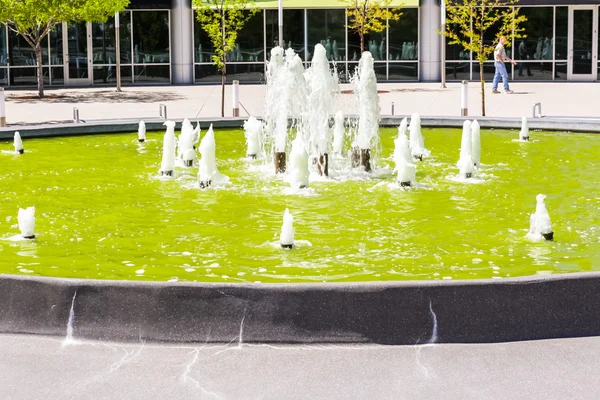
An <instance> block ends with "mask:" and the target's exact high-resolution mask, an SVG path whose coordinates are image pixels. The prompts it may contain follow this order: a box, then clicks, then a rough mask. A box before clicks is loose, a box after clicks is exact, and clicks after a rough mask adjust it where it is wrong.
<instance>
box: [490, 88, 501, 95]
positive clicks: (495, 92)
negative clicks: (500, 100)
mask: <svg viewBox="0 0 600 400" xmlns="http://www.w3.org/2000/svg"><path fill="white" fill-rule="evenodd" d="M492 93H494V94H498V93H500V92H499V91H498V90H496V89H494V90H492Z"/></svg>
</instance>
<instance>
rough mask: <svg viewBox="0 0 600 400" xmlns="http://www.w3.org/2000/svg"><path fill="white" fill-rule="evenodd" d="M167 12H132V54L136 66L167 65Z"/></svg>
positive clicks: (168, 59)
mask: <svg viewBox="0 0 600 400" xmlns="http://www.w3.org/2000/svg"><path fill="white" fill-rule="evenodd" d="M169 38H170V35H169V12H168V11H134V12H133V54H134V62H135V63H136V64H155V63H169V61H170V57H169Z"/></svg>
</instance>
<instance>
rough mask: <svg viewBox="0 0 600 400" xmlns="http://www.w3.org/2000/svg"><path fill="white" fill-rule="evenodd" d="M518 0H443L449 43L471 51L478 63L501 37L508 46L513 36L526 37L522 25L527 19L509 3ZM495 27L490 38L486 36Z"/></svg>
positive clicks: (483, 59) (483, 60)
mask: <svg viewBox="0 0 600 400" xmlns="http://www.w3.org/2000/svg"><path fill="white" fill-rule="evenodd" d="M516 3H518V0H449V1H446V7H447V9H446V32H443V33H442V34H444V35H445V36H446V37H447V38H448V39H449V41H448V44H457V45H459V46H460V47H462V48H463V49H464V50H466V51H472V52H473V54H474V56H475V59H476V60H478V61H479V62H480V63H483V62H485V61H487V60H489V58H490V55H491V54H492V53H493V52H494V48H495V46H496V44H497V43H498V40H499V39H500V37H502V36H504V37H505V38H506V39H507V41H508V43H507V46H510V43H511V42H512V40H513V39H517V38H520V37H525V35H524V34H523V31H524V28H523V27H522V26H521V24H522V23H523V22H525V21H526V20H527V18H526V17H525V16H524V15H520V14H519V8H518V7H511V6H512V5H514V4H516ZM491 30H494V31H496V33H495V36H494V37H493V40H488V36H490V35H492V34H491V33H490V31H491Z"/></svg>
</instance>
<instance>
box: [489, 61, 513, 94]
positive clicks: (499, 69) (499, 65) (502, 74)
mask: <svg viewBox="0 0 600 400" xmlns="http://www.w3.org/2000/svg"><path fill="white" fill-rule="evenodd" d="M494 66H495V67H496V73H495V74H494V83H493V84H492V89H493V90H498V82H500V78H502V83H503V84H504V91H507V90H510V89H509V87H508V72H506V66H505V65H504V63H503V62H500V61H496V62H495V63H494Z"/></svg>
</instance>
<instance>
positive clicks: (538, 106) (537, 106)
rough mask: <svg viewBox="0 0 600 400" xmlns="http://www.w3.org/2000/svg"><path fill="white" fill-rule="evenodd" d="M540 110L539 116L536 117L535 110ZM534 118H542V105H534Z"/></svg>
mask: <svg viewBox="0 0 600 400" xmlns="http://www.w3.org/2000/svg"><path fill="white" fill-rule="evenodd" d="M536 108H537V109H538V112H539V114H537V115H536V113H535V109H536ZM532 114H533V115H532V117H533V118H542V103H533V110H532Z"/></svg>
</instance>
